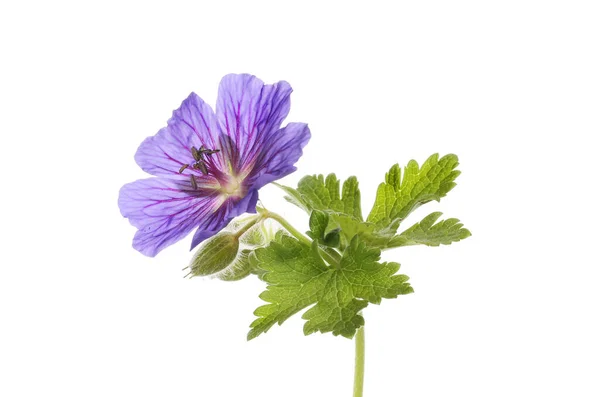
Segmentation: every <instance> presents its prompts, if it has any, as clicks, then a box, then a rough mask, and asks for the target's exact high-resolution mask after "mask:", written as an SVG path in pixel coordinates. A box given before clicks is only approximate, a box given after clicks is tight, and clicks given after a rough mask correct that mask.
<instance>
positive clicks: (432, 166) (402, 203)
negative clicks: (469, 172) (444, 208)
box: [367, 154, 460, 226]
mask: <svg viewBox="0 0 600 397" xmlns="http://www.w3.org/2000/svg"><path fill="white" fill-rule="evenodd" d="M457 166H458V157H456V156H455V155H454V154H448V155H446V156H444V157H442V158H439V155H438V154H434V155H432V156H430V157H429V158H428V159H427V160H426V161H425V163H423V165H422V166H421V167H419V164H418V163H417V162H416V161H415V160H411V161H409V162H408V165H407V166H406V167H405V168H404V177H401V172H400V167H399V166H398V164H396V165H394V166H393V167H392V168H391V169H390V171H389V172H388V173H387V174H386V176H385V182H384V183H382V184H381V185H379V188H378V189H377V197H376V199H375V205H374V206H373V209H372V210H371V213H370V214H369V216H368V217H367V221H369V222H372V223H375V224H377V225H382V226H389V225H391V224H392V223H394V222H395V221H397V222H400V221H402V220H403V219H405V218H406V217H407V216H408V214H410V213H411V212H412V211H414V210H415V209H417V208H418V207H419V206H421V205H422V204H425V203H427V202H429V201H432V200H436V201H439V200H440V199H441V198H442V197H444V196H445V195H446V194H447V193H448V192H449V191H450V190H452V188H453V187H454V186H456V183H454V180H455V179H456V178H457V177H458V175H460V171H458V170H455V168H456V167H457Z"/></svg>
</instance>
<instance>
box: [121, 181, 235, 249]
mask: <svg viewBox="0 0 600 397" xmlns="http://www.w3.org/2000/svg"><path fill="white" fill-rule="evenodd" d="M223 201H224V198H223V196H221V195H219V194H217V193H216V192H214V191H211V190H206V189H202V188H200V189H198V190H193V189H192V188H191V186H190V184H189V183H186V182H184V181H176V180H169V179H165V178H149V179H140V180H137V181H135V182H132V183H128V184H127V185H124V186H123V187H122V188H121V190H120V192H119V208H120V209H121V214H122V215H123V216H124V217H126V218H129V221H130V222H131V224H132V225H134V226H135V227H137V228H138V229H139V230H138V231H137V233H136V234H135V237H134V239H133V247H134V248H135V249H137V250H138V251H140V252H141V253H143V254H144V255H147V256H155V255H156V254H157V253H158V252H160V251H161V250H162V249H164V248H165V247H167V246H169V245H171V244H173V243H175V242H176V241H179V240H181V239H182V238H184V237H185V236H186V235H187V234H188V233H190V232H191V231H192V230H193V229H194V228H196V227H200V229H203V230H210V231H214V232H213V234H214V233H216V232H218V231H219V230H220V229H221V228H223V227H225V225H226V224H225V225H222V221H223V220H224V219H225V218H227V214H223V213H222V204H223ZM227 222H229V221H227Z"/></svg>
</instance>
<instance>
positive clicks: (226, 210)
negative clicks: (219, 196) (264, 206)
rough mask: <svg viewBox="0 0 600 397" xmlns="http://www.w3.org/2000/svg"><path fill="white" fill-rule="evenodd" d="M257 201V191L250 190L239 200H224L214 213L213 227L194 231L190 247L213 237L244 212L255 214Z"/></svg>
mask: <svg viewBox="0 0 600 397" xmlns="http://www.w3.org/2000/svg"><path fill="white" fill-rule="evenodd" d="M257 201H258V191H257V190H254V189H253V190H251V191H249V192H248V194H246V196H244V197H243V198H242V199H241V200H234V199H231V198H229V199H226V200H225V201H224V202H223V204H221V207H220V208H219V211H218V212H217V213H215V217H214V218H215V219H214V221H213V224H214V227H200V228H198V230H196V233H195V234H194V238H193V239H192V247H191V249H194V247H196V246H197V245H198V244H200V243H201V242H202V241H204V240H206V239H207V238H209V237H212V236H214V235H215V234H217V233H218V232H219V230H221V229H223V228H224V227H225V226H227V224H229V222H230V221H231V220H232V219H233V218H235V217H236V216H239V215H242V214H244V213H246V212H249V213H255V212H256V202H257Z"/></svg>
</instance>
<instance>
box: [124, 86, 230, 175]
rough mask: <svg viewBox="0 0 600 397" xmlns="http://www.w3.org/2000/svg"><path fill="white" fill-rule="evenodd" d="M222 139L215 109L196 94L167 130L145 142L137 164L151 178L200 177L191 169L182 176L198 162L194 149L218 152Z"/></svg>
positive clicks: (179, 111) (168, 125)
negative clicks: (217, 148) (186, 167)
mask: <svg viewBox="0 0 600 397" xmlns="http://www.w3.org/2000/svg"><path fill="white" fill-rule="evenodd" d="M218 136H219V133H218V128H217V124H216V118H215V114H214V112H213V110H212V108H211V107H210V106H209V105H207V104H206V103H205V102H204V101H203V100H202V99H201V98H200V97H199V96H198V95H196V94H195V93H193V92H192V93H191V94H190V95H189V96H188V97H187V98H186V99H185V100H184V101H183V102H182V104H181V106H180V107H179V109H177V110H175V111H173V116H172V117H171V118H170V119H169V121H168V122H167V126H166V127H165V128H162V129H161V130H160V131H158V133H157V134H156V135H154V136H151V137H148V138H146V139H145V140H144V142H142V144H141V145H140V147H139V148H138V150H137V153H136V154H135V161H136V162H137V163H138V165H139V166H140V167H141V168H142V169H143V170H144V171H146V172H148V173H149V174H151V175H155V176H166V177H170V178H174V179H189V174H190V173H193V174H194V175H199V174H200V173H199V172H196V171H194V170H192V169H191V168H190V169H187V170H186V171H185V172H183V174H180V173H179V169H180V168H181V167H182V166H183V165H184V164H190V163H193V162H194V157H193V156H192V152H191V148H192V146H193V147H196V148H199V147H200V146H201V145H204V146H206V147H207V148H211V149H212V148H215V147H216V146H218V145H219V144H218ZM215 160H216V159H215Z"/></svg>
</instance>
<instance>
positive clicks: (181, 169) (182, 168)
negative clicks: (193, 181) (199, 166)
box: [179, 164, 190, 174]
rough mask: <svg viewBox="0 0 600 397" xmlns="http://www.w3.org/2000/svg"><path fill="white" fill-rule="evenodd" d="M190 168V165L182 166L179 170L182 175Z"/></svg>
mask: <svg viewBox="0 0 600 397" xmlns="http://www.w3.org/2000/svg"><path fill="white" fill-rule="evenodd" d="M189 166H190V165H189V164H184V165H182V166H181V168H180V169H179V173H180V174H181V173H182V172H183V171H184V170H185V169H186V168H187V167H189Z"/></svg>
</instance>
